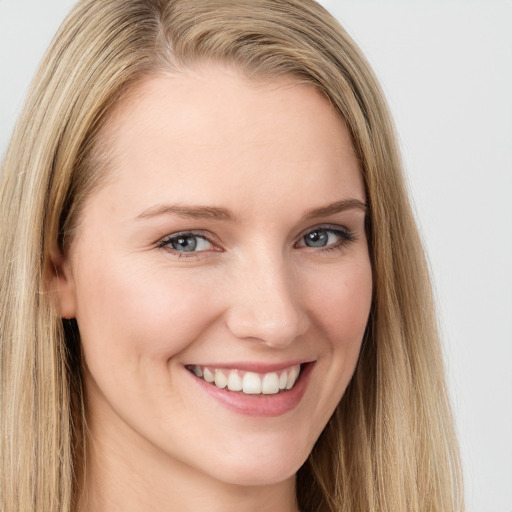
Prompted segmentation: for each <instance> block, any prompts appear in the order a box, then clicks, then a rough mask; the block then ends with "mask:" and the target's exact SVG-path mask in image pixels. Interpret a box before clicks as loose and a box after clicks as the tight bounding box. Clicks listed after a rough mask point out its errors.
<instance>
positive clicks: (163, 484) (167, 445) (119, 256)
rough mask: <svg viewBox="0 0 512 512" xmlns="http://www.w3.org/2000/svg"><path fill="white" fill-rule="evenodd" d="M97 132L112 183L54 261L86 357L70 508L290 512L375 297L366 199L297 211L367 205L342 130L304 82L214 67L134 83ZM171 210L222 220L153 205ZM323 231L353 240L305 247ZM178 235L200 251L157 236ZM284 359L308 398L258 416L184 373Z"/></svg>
mask: <svg viewBox="0 0 512 512" xmlns="http://www.w3.org/2000/svg"><path fill="white" fill-rule="evenodd" d="M104 136H105V137H108V139H107V140H110V141H111V153H112V155H113V157H112V162H111V168H112V170H111V171H110V172H111V176H110V179H109V180H107V182H106V183H105V184H104V185H102V187H101V188H100V189H99V190H97V191H96V192H94V193H93V195H92V196H91V197H90V198H88V200H87V201H86V204H85V205H84V209H83V213H82V216H81V219H80V222H79V226H78V229H77V233H76V236H75V238H74V240H73V242H72V244H71V247H70V250H69V253H68V254H67V255H66V256H65V257H64V256H62V255H59V254H55V255H54V264H55V266H56V268H57V273H56V274H55V276H54V278H53V279H54V282H53V287H54V289H56V290H57V293H56V297H57V303H58V307H59V308H60V313H61V315H62V316H63V317H66V318H73V317H74V318H76V319H77V322H78V325H79V328H80V333H81V341H82V345H83V351H84V356H85V368H84V374H85V386H86V392H87V417H88V426H89V429H90V435H91V442H90V446H89V448H88V449H89V452H88V454H87V456H88V466H87V467H88V470H87V474H86V475H85V478H86V488H87V493H85V494H84V496H83V497H82V504H81V509H82V510H95V511H99V512H101V511H107V510H108V511H109V512H113V511H123V512H130V511H138V512H140V511H154V510H159V511H164V512H165V511H172V512H175V511H180V512H181V511H197V510H209V511H210V512H216V511H219V512H221V511H222V512H230V511H235V510H236V511H238V510H241V508H240V506H241V504H243V510H244V511H247V512H251V511H260V512H261V511H265V512H274V511H275V512H277V511H279V512H283V511H285V512H286V511H297V510H298V508H297V504H296V501H295V473H296V472H297V470H298V469H299V467H300V466H301V465H302V464H303V462H304V461H305V460H306V458H307V456H308V454H309V453H310V451H311V449H312V447H313V445H314V443H315V441H316V440H317V438H318V436H319V435H320V433H321V431H322V429H323V428H324V426H325V425H326V423H327V421H328V420H329V418H330V416H331V414H332V413H333V411H334V409H335V407H336V405H337V404H338V402H339V400H340V399H341V397H342V396H343V393H344V391H345V389H346V386H347V384H348V383H349V381H350V378H351V376H352V374H353V372H354V368H355V365H356V362H357V358H358V354H359V350H360V346H361V340H362V337H363V333H364V330H365V326H366V323H367V320H368V314H369V310H370V303H371V295H372V276H371V267H370V260H369V255H368V247H367V240H366V236H365V230H364V218H365V212H364V209H362V208H358V207H353V208H349V209H345V210H344V211H339V212H333V211H328V212H317V216H315V217H314V218H307V219H305V218H304V216H305V214H306V213H307V212H308V211H310V210H312V209H318V208H322V207H325V206H326V205H329V204H332V203H335V202H339V201H342V200H357V201H359V202H361V203H364V202H365V199H366V198H365V190H364V185H363V181H362V178H361V174H360V170H359V167H358V162H357V159H356V157H355V155H354V151H353V148H352V144H351V141H350V137H349V135H348V133H347V130H346V127H345V125H344V123H343V122H342V121H341V120H340V119H339V117H338V116H337V115H336V114H335V112H334V110H333V109H332V107H331V106H330V105H329V104H328V102H327V101H326V100H325V99H324V98H323V97H322V96H321V95H320V94H319V93H318V92H317V91H316V90H315V89H313V88H312V87H310V86H308V85H304V84H298V83H296V82H294V81H293V80H292V79H284V78H283V79H271V80H269V81H260V82H257V83H256V82H250V81H248V79H247V78H244V77H243V76H242V75H241V74H240V73H238V72H237V71H236V70H233V69H231V68H227V67H223V66H220V65H214V64H209V65H203V66H201V67H198V68H197V69H195V70H193V71H187V72H183V73H180V74H177V75H173V76H171V75H162V76H157V77H152V78H148V79H147V80H146V81H145V82H143V83H142V84H141V85H139V86H138V88H137V89H136V90H135V91H132V93H131V94H130V95H129V96H128V97H127V98H125V100H124V101H123V102H122V103H121V105H120V106H119V107H118V108H117V111H116V112H115V113H114V115H113V117H112V119H111V121H110V123H109V125H108V126H107V128H106V130H105V134H104ZM171 204H172V205H180V207H190V206H193V207H196V206H197V205H201V206H208V207H210V208H211V207H215V208H223V209H226V210H229V212H231V214H232V216H233V217H234V219H231V220H226V219H225V218H219V217H215V216H213V217H211V218H202V217H197V216H195V217H190V216H186V215H183V214H181V215H178V214H176V213H172V212H171V213H169V212H167V213H161V214H157V215H154V213H155V211H156V210H155V208H156V209H158V208H159V207H161V206H162V205H171ZM141 214H142V217H141ZM151 214H153V215H151ZM322 226H323V227H324V228H326V227H329V228H331V227H333V228H332V229H334V228H336V229H338V231H339V230H341V232H342V233H344V232H350V240H347V239H346V236H341V235H340V234H339V233H337V232H334V231H333V232H329V233H328V238H327V240H326V245H325V246H324V247H309V246H307V245H306V242H305V239H304V235H306V234H307V233H310V232H312V231H315V229H318V228H319V227H322ZM190 230H192V231H194V233H197V232H198V231H199V233H200V235H201V236H203V237H205V238H204V239H203V238H200V239H195V241H196V242H198V243H199V246H198V248H199V249H201V250H199V251H196V252H189V253H179V252H176V250H174V251H173V249H172V246H169V245H167V246H162V244H160V245H159V241H161V240H162V239H165V238H166V237H168V236H169V235H172V234H174V233H179V232H183V231H190ZM167 241H168V240H167ZM290 360H300V361H314V365H313V368H312V371H311V374H310V378H309V381H308V385H307V388H306V391H305V393H304V396H303V397H302V400H301V401H300V403H299V404H298V405H297V406H296V407H294V408H293V409H292V410H291V411H288V412H286V413H285V414H282V415H279V416H277V417H270V418H268V417H250V416H245V415H243V414H239V413H237V412H234V411H232V410H230V409H228V408H226V407H225V406H224V405H222V404H220V403H219V402H218V401H216V400H215V399H213V398H212V397H211V396H209V395H208V394H207V393H205V392H204V391H203V390H202V388H201V386H198V385H196V382H194V377H192V374H191V373H190V372H189V371H188V370H187V369H186V368H185V365H187V364H208V363H211V362H216V363H219V362H227V363H229V362H237V361H244V362H258V363H264V364H273V363H281V362H286V361H290Z"/></svg>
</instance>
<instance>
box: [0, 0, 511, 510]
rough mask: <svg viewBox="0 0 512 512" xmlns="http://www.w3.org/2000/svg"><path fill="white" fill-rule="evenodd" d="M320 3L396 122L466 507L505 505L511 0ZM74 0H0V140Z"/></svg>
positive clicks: (1, 144) (0, 148)
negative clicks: (365, 63) (344, 33)
mask: <svg viewBox="0 0 512 512" xmlns="http://www.w3.org/2000/svg"><path fill="white" fill-rule="evenodd" d="M322 3H323V4H324V5H325V6H326V7H328V8H329V9H330V10H331V12H333V13H334V14H335V15H336V16H337V17H338V19H339V20H340V21H341V23H342V24H343V25H344V26H345V28H346V29H347V30H348V32H349V33H350V34H351V35H352V36H353V37H354V39H355V40H356V42H357V43H358V44H359V45H360V46H361V48H362V49H363V51H364V52H365V54H366V55H367V57H368V59H369V60H370V62H371V64H372V65H373V66H374V69H375V71H376V72H377V75H378V76H379V78H380V79H381V82H382V84H383V87H384V90H385V92H386V95H387V97H388V99H389V102H390V105H391V110H392V112H393V114H394V117H395V120H396V123H397V129H398V134H399V137H400V143H401V147H402V150H403V155H404V161H405V166H406V170H407V174H408V179H409V184H410V189H411V192H412V195H413V199H414V203H415V208H416V212H417V217H418V221H419V224H420V227H421V230H422V233H423V236H424V240H425V243H426V246H427V248H428V253H429V258H430V262H431V266H432V271H433V277H434V283H435V289H436V296H437V303H438V308H439V314H440V325H441V330H442V334H443V340H444V346H445V353H446V361H447V368H448V377H449V385H450V390H451V395H452V399H453V403H454V409H455V414H456V420H457V426H458V432H459V437H460V443H461V448H462V454H463V462H464V469H465V476H466V495H467V505H468V511H469V512H512V1H509V0H480V1H476V0H444V1H442V0H401V1H396V0H395V1H391V0H384V1H380V2H379V1H377V0H373V1H371V0H350V1H349V0H323V2H322ZM72 4H73V2H72V1H70V0H44V1H41V0H0V154H3V153H4V151H5V147H6V145H7V141H8V139H9V136H10V132H11V130H12V127H13V124H14V122H15V119H16V117H17V115H18V112H19V109H20V107H21V104H22V102H23V98H24V95H25V93H26V89H27V85H28V82H29V80H30V78H31V76H32V74H33V73H34V70H35V67H36V65H37V63H38V61H39V59H40V58H41V56H42V54H43V52H44V50H45V48H46V47H47V45H48V43H49V41H50V39H51V37H52V35H53V34H54V32H55V30H56V29H57V27H58V25H59V24H60V21H61V20H62V19H63V17H64V15H65V14H66V12H67V11H68V10H69V8H70V6H71V5H72ZM447 512H448V511H447Z"/></svg>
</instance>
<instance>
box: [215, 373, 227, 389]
mask: <svg viewBox="0 0 512 512" xmlns="http://www.w3.org/2000/svg"><path fill="white" fill-rule="evenodd" d="M215 385H216V386H217V387H218V388H220V389H224V388H225V387H226V386H227V385H228V379H227V377H226V376H225V375H224V374H223V373H222V372H221V371H220V370H215Z"/></svg>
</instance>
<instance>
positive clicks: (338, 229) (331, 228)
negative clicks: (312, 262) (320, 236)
mask: <svg viewBox="0 0 512 512" xmlns="http://www.w3.org/2000/svg"><path fill="white" fill-rule="evenodd" d="M320 229H322V230H324V231H328V232H331V233H335V234H337V235H338V236H339V237H340V238H341V240H339V241H338V242H337V243H334V244H330V245H326V246H325V247H319V248H314V247H309V246H307V245H305V244H304V245H298V244H299V243H300V242H301V241H303V239H304V237H305V236H306V235H307V234H308V233H311V232H312V231H315V230H320ZM355 240H356V235H355V234H354V233H353V232H352V231H351V230H350V229H348V228H346V227H345V226H340V225H338V224H319V225H317V226H313V227H311V228H308V229H306V230H304V231H303V232H302V233H301V234H300V235H299V236H298V238H297V242H295V244H294V246H295V247H297V246H298V247H300V248H302V247H305V248H308V249H313V250H315V251H322V250H324V251H325V250H329V249H333V248H338V247H342V246H345V245H346V244H348V243H350V242H354V241H355Z"/></svg>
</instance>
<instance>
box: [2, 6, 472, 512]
mask: <svg viewBox="0 0 512 512" xmlns="http://www.w3.org/2000/svg"><path fill="white" fill-rule="evenodd" d="M201 61H221V62H224V63H229V64H232V65H234V66H235V67H237V68H238V69H240V70H242V71H243V72H244V73H246V74H247V76H249V77H254V78H258V79H259V78H269V79H271V78H272V77H278V76H289V77H294V78H295V79H296V80H298V81H300V82H302V83H307V84H310V85H312V86H314V87H316V88H317V89H318V90H319V91H321V92H322V93H323V94H324V95H325V97H326V98H327V99H328V100H329V101H330V103H331V105H332V107H333V108H334V109H335V110H336V111H337V112H338V113H339V115H340V116H341V118H342V119H343V120H344V122H345V123H346V125H347V127H348V130H349V132H350V134H351V137H352V142H353V145H354V149H355V152H356V154H357V157H358V159H359V161H360V168H361V172H362V175H363V179H364V183H365V187H366V193H367V200H368V212H369V213H368V220H367V231H368V237H369V238H368V240H369V248H370V258H371V263H372V271H373V279H374V296H373V303H372V308H371V312H370V319H369V322H368V326H367V329H366V333H365V338H364V341H363V346H362V350H361V354H360V357H359V361H358V365H357V368H356V371H355V373H354V376H353V378H352V381H351V383H350V384H349V387H348V388H347V390H346V393H345V395H344V397H343V399H342V400H341V402H340V404H339V405H338V407H337V409H336V411H335V413H334V414H333V416H332V418H331V419H330V421H329V423H328V424H327V426H326V428H325V430H324V431H323V433H322V435H321V436H320V438H319V440H318V442H317V443H316V445H315V447H314V449H313V451H312V453H311V455H310V457H309V458H308V460H307V461H306V463H305V464H304V466H303V467H302V468H301V469H300V470H299V472H298V476H297V498H298V502H299V506H300V507H301V508H302V510H304V511H307V512H317V511H318V512H320V511H322V512H324V511H328V512H349V511H350V512H356V511H366V512H377V511H379V512H398V511H408V512H425V511H431V512H451V511H460V510H462V509H463V503H462V492H461V488H462V484H461V475H460V465H459V459H458V452H457V446H456V441H455V436H454V432H453V425H452V417H451V412H450V407H449V402H448V398H447V391H446V386H445V379H444V371H443V363H442V359H441V350H440V343H439V340H438V335H437V328H436V320H435V316H434V308H433V301H432V296H431V286H430V282H429V276H428V269H427V264H426V261H425V257H424V253H423V249H422V245H421V241H420V238H419V236H418V232H417V229H416V226H415V222H414V218H413V214H412V211H411V207H410V205H409V201H408V197H407V190H406V187H405V184H404V179H403V176H402V171H401V162H400V157H399V153H398V150H397V144H396V137H395V134H394V128H393V124H392V121H391V118H390V115H389V113H388V109H387V106H386V102H385V99H384V97H383V94H382V92H381V89H380V87H379V85H378V83H377V80H376V79H375V77H374V74H373V72H372V71H371V69H370V67H369V65H368V64H367V62H366V60H365V58H364V57H363V55H362V54H361V52H360V51H359V49H358V48H357V46H356V45H355V43H354V42H353V41H352V40H351V38H350V37H349V36H348V35H347V33H346V32H345V31H344V30H343V28H342V27H341V26H340V25H339V24H338V22H337V21H336V20H335V19H334V18H333V17H332V16H331V15H329V14H328V12H327V11H326V10H325V9H323V8H322V7H321V6H319V5H318V4H316V3H315V2H314V1H313V0H250V1H249V0H245V1H244V0H238V1H234V0H224V1H223V0H101V1H100V0H82V1H81V2H79V3H78V5H77V6H76V7H75V8H74V10H73V11H72V12H71V13H70V15H69V16H68V17H67V19H66V20H65V22H64V23H63V25H62V27H61V28H60V30H59V32H58V34H57V36H56V37H55V39H54V41H53V43H52V45H51V47H50V48H49V50H48V52H47V54H46V56H45V58H44V60H43V62H42V64H41V66H40V68H39V71H38V73H37V75H36V77H35V79H34V82H33V85H32V87H31V90H30V92H29V95H28V99H27V102H26V105H25V108H24V111H23V113H22V115H21V117H20V120H19V122H18V124H17V126H16V128H15V131H14V134H13V137H12V139H11V142H10V145H9V147H8V149H7V153H6V157H5V160H4V163H3V166H2V172H1V177H0V180H1V181H0V229H1V236H2V240H1V244H0V336H1V340H0V372H1V374H0V386H1V394H0V395H1V398H0V400H1V405H0V421H1V425H0V429H1V437H0V450H1V451H0V510H1V511H2V512H20V511H23V512H30V511H33V512H35V511H37V512H47V511H50V510H51V511H60V512H70V511H73V510H75V508H76V503H75V497H76V494H77V477H76V475H77V473H79V472H80V469H81V468H80V465H81V464H82V460H83V457H82V456H81V455H82V454H83V453H84V443H86V442H87V440H86V436H85V435H84V418H85V412H84V399H83V389H82V383H81V362H80V340H79V332H78V331H77V329H76V325H73V323H72V322H69V321H65V322H63V320H62V319H61V318H59V316H58V314H57V313H56V312H55V309H54V308H53V307H52V303H51V294H50V293H49V291H48V290H47V286H46V282H47V278H48V275H49V273H50V272H51V260H50V251H51V250H52V247H60V249H61V250H62V251H64V252H65V251H66V247H67V246H68V244H69V242H70V240H71V239H72V234H73V227H74V222H75V221H76V219H77V217H78V215H79V213H80V208H81V206H82V205H83V203H84V199H85V198H86V197H88V196H89V195H90V194H91V193H92V192H93V191H94V190H95V188H96V187H98V186H99V184H100V183H101V180H102V178H103V177H104V176H105V174H106V169H105V165H104V164H105V159H104V158H103V157H104V155H105V152H106V151H108V148H104V147H102V139H101V130H102V128H103V127H104V126H105V125H106V123H107V121H108V119H109V116H110V114H111V113H112V111H113V109H114V108H115V106H116V105H117V104H118V103H119V102H120V101H121V100H122V98H123V95H124V94H126V92H127V91H128V90H130V88H132V87H133V86H134V85H135V84H136V83H137V82H139V81H142V80H144V79H145V78H147V77H148V76H151V75H152V74H155V73H158V72H160V71H165V72H171V73H172V72H173V70H174V71H179V70H180V69H186V68H187V67H190V66H194V65H195V64H197V63H199V62H201Z"/></svg>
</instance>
